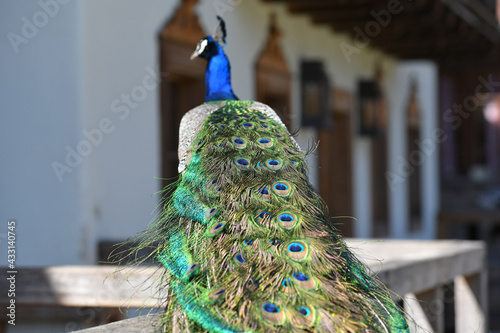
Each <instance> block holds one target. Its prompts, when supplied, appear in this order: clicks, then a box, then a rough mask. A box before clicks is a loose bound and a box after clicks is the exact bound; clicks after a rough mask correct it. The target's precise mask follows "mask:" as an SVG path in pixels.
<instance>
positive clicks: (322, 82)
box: [301, 61, 333, 129]
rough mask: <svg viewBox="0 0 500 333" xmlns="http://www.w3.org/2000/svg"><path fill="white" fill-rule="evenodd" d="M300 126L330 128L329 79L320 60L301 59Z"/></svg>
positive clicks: (331, 124)
mask: <svg viewBox="0 0 500 333" xmlns="http://www.w3.org/2000/svg"><path fill="white" fill-rule="evenodd" d="M301 90H302V121H301V123H302V126H312V127H316V128H323V129H330V128H332V127H333V122H332V119H331V118H332V117H330V105H329V104H330V103H329V99H330V98H329V92H330V88H329V80H328V77H327V75H326V73H325V70H324V68H323V63H322V62H321V61H302V64H301Z"/></svg>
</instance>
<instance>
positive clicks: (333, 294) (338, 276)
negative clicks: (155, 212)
mask: <svg viewBox="0 0 500 333" xmlns="http://www.w3.org/2000/svg"><path fill="white" fill-rule="evenodd" d="M218 20H219V24H218V27H217V29H216V32H215V33H214V34H213V35H212V36H207V37H204V38H203V39H201V40H200V42H199V43H198V45H197V47H196V50H195V51H194V53H193V55H192V57H191V58H192V59H193V58H197V57H201V58H203V59H206V60H207V68H206V75H205V79H206V94H205V103H203V104H202V105H200V106H198V107H196V108H194V109H192V110H191V111H189V112H187V113H186V114H185V115H184V117H183V119H182V121H181V124H180V139H179V150H178V153H179V169H178V170H179V176H178V179H177V180H176V182H175V183H174V184H173V185H172V186H170V187H168V188H167V189H166V190H165V193H166V194H165V197H164V200H163V202H162V205H161V207H160V210H161V212H160V216H159V218H158V219H157V221H156V222H155V223H153V224H152V225H151V226H150V228H149V229H148V230H147V231H146V232H145V234H144V235H143V236H144V237H143V241H142V244H141V245H140V246H139V247H146V246H150V245H151V244H155V245H154V246H155V249H154V253H153V256H155V257H156V260H157V261H158V262H159V263H161V264H162V265H163V266H164V267H165V268H166V270H165V271H166V273H165V274H167V278H168V283H166V284H165V289H166V292H167V295H168V296H167V300H166V310H165V313H164V315H163V316H162V318H163V326H164V327H165V328H166V331H170V332H224V333H230V332H231V333H233V332H409V330H408V325H407V322H406V320H405V316H404V314H403V312H402V310H401V309H400V308H399V306H398V305H396V304H395V303H394V302H393V301H392V300H391V298H390V296H389V293H388V291H387V290H386V289H385V288H384V287H383V285H382V284H381V283H380V282H378V281H377V280H376V279H375V278H373V277H371V276H370V275H369V274H368V272H367V270H366V269H365V267H364V266H363V264H362V263H360V261H359V260H358V259H357V258H356V257H355V256H354V255H353V254H352V253H351V252H350V251H349V249H348V248H347V246H346V244H345V243H344V241H343V240H342V238H341V237H340V235H339V233H338V231H337V230H336V228H335V227H334V226H333V225H332V224H331V223H329V222H328V220H327V217H328V215H327V209H326V207H325V205H324V203H323V201H322V199H321V198H320V196H319V195H318V194H317V193H316V192H315V190H314V189H313V187H312V185H311V183H310V182H309V180H308V178H307V175H306V173H307V166H306V163H305V160H304V158H305V156H306V155H307V152H304V151H302V150H301V149H300V147H299V145H298V144H297V142H296V141H295V140H294V138H293V137H292V136H291V135H290V133H289V132H288V130H287V128H286V127H285V125H284V124H283V122H282V121H281V119H280V118H279V116H278V115H277V114H276V112H275V111H273V110H272V109H271V108H270V107H269V106H267V105H265V104H262V103H259V102H256V101H244V100H239V99H238V98H237V97H236V95H235V93H234V92H233V89H232V87H231V75H230V64H229V60H228V58H227V56H226V54H225V53H224V49H223V47H224V46H225V44H226V28H225V23H224V21H223V20H222V19H221V18H220V17H218Z"/></svg>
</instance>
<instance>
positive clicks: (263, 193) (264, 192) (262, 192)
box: [257, 187, 271, 201]
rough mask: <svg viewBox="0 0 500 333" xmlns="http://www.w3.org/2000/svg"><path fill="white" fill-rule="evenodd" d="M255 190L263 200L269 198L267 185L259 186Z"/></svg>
mask: <svg viewBox="0 0 500 333" xmlns="http://www.w3.org/2000/svg"><path fill="white" fill-rule="evenodd" d="M257 192H258V193H259V195H260V197H261V198H262V199H263V200H266V201H267V200H269V199H271V194H270V193H269V189H268V188H267V187H259V188H258V189H257Z"/></svg>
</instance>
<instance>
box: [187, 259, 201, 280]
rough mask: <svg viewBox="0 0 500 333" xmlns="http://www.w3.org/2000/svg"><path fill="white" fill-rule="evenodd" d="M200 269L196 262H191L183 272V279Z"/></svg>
mask: <svg viewBox="0 0 500 333" xmlns="http://www.w3.org/2000/svg"><path fill="white" fill-rule="evenodd" d="M199 271H200V265H199V264H198V263H196V262H195V263H193V264H191V266H189V268H188V270H187V271H186V273H185V274H184V278H183V279H184V280H189V279H190V278H191V277H192V276H193V275H196V274H198V272H199Z"/></svg>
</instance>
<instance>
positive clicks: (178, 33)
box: [160, 0, 206, 186]
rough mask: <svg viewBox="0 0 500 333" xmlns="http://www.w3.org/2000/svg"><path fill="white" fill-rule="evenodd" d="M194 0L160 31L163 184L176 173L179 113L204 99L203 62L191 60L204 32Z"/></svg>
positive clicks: (188, 0)
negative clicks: (196, 12)
mask: <svg viewBox="0 0 500 333" xmlns="http://www.w3.org/2000/svg"><path fill="white" fill-rule="evenodd" d="M196 4H197V0H183V1H182V2H181V3H180V5H179V8H178V9H177V11H176V13H175V14H174V16H173V17H172V18H171V19H170V20H169V22H168V23H167V24H166V26H165V28H164V29H163V31H162V33H161V34H160V67H161V72H162V73H166V74H165V75H164V77H162V83H161V110H160V122H161V154H162V167H161V168H162V177H163V179H164V181H163V184H162V185H163V186H166V185H168V184H170V183H171V182H172V180H173V179H174V178H175V177H176V176H177V174H178V172H177V166H178V163H179V161H178V157H177V148H178V143H179V124H180V121H181V119H182V116H183V115H184V114H185V113H186V112H188V111H189V110H191V109H192V108H194V107H196V106H198V105H200V104H202V103H203V100H204V93H205V83H204V73H205V67H206V62H205V61H204V60H202V59H195V60H194V61H191V60H190V55H191V54H192V53H193V51H194V50H195V49H196V45H197V44H198V41H199V40H200V39H201V38H203V36H205V34H204V32H203V30H202V29H201V27H200V24H199V22H198V18H197V16H196V15H195V14H194V12H193V8H194V6H195V5H196Z"/></svg>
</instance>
